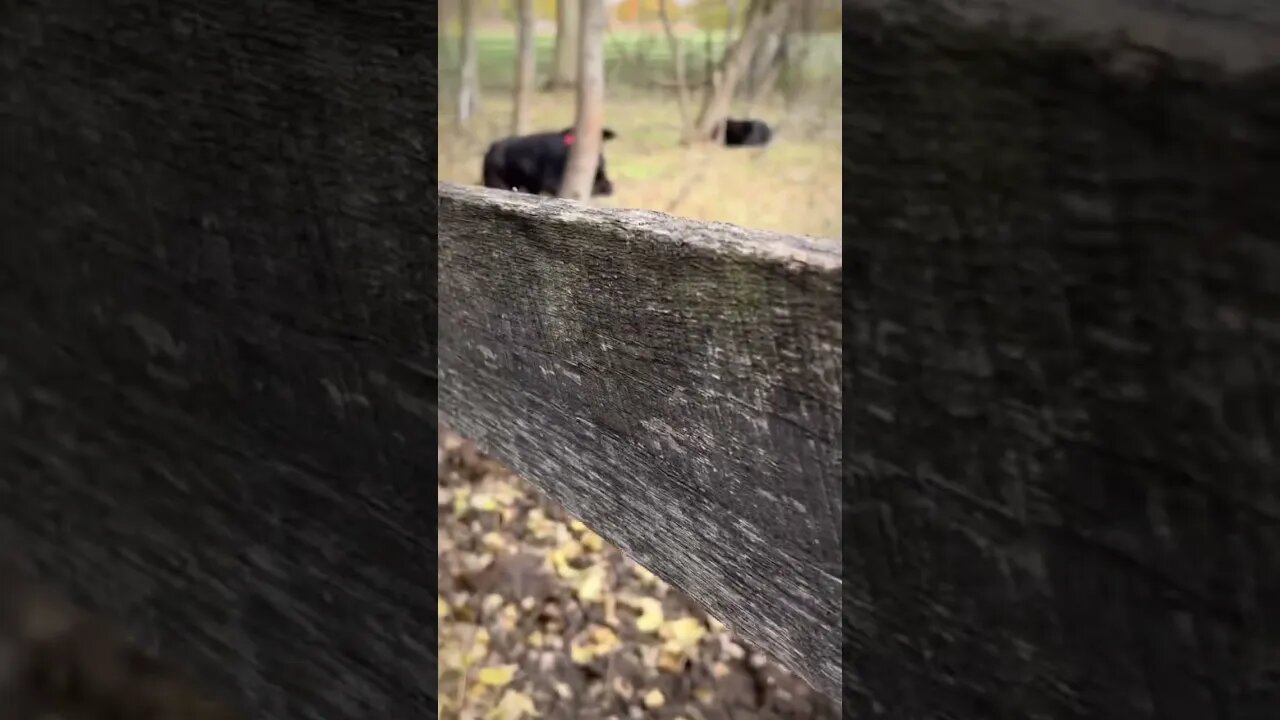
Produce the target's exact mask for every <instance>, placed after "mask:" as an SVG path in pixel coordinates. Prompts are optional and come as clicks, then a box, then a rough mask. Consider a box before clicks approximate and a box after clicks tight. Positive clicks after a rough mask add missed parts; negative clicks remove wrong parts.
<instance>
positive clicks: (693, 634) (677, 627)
mask: <svg viewBox="0 0 1280 720" xmlns="http://www.w3.org/2000/svg"><path fill="white" fill-rule="evenodd" d="M659 634H660V635H662V637H663V638H664V639H665V640H666V641H667V642H666V644H665V645H664V647H666V648H668V649H670V650H672V651H674V652H682V653H688V652H690V651H692V650H693V649H694V648H696V647H697V646H698V641H699V640H701V639H702V637H703V636H704V635H706V634H707V629H706V627H705V626H704V625H703V624H702V623H700V622H698V620H697V619H695V618H691V617H685V618H680V619H679V620H673V621H672V622H669V623H663V625H662V627H661V628H659Z"/></svg>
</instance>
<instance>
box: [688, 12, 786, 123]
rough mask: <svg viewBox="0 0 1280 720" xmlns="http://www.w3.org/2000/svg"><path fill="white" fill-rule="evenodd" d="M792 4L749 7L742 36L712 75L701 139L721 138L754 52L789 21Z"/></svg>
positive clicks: (704, 101) (701, 121)
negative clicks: (720, 132) (722, 128)
mask: <svg viewBox="0 0 1280 720" xmlns="http://www.w3.org/2000/svg"><path fill="white" fill-rule="evenodd" d="M791 6H792V2H791V0H752V2H751V5H750V6H748V8H747V17H746V21H745V25H744V27H743V29H742V35H741V36H739V37H738V39H737V41H735V42H734V43H733V44H732V45H730V46H729V47H728V48H727V49H726V50H725V54H724V58H723V59H722V60H721V62H720V66H719V67H718V68H716V70H715V71H714V72H713V73H712V75H711V85H710V86H709V87H708V88H707V93H706V96H705V97H704V98H703V103H702V110H701V112H700V113H699V114H698V122H697V127H696V134H697V137H698V139H701V140H711V139H713V138H715V137H717V135H718V133H719V130H720V127H721V125H722V123H723V122H724V119H725V117H727V116H728V114H729V107H730V105H731V104H732V103H733V97H734V95H735V94H736V93H737V90H738V83H739V82H740V81H741V80H742V77H743V75H745V74H746V71H747V66H748V64H749V63H750V62H751V57H752V55H754V54H755V52H756V48H757V47H758V46H759V45H760V43H761V41H762V40H763V39H764V38H765V37H766V36H767V35H768V34H769V33H771V32H774V31H775V30H776V29H778V28H781V27H782V26H783V25H784V24H785V23H786V19H787V14H788V10H789V9H790V8H791Z"/></svg>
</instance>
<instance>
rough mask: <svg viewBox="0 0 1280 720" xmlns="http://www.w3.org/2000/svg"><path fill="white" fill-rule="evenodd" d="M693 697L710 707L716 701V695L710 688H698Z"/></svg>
mask: <svg viewBox="0 0 1280 720" xmlns="http://www.w3.org/2000/svg"><path fill="white" fill-rule="evenodd" d="M693 697H694V699H695V700H697V701H698V702H700V703H702V704H703V705H710V704H711V703H713V702H715V700H716V694H715V693H714V692H712V691H711V690H710V689H708V688H697V689H696V690H694V691H693Z"/></svg>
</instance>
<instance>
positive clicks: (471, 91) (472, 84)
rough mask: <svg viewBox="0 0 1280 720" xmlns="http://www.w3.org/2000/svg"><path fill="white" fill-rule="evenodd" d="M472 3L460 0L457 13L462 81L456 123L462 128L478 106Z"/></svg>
mask: <svg viewBox="0 0 1280 720" xmlns="http://www.w3.org/2000/svg"><path fill="white" fill-rule="evenodd" d="M472 5H473V3H472V0H461V3H460V7H459V10H460V12H459V13H458V22H459V24H460V25H461V30H462V62H461V66H462V82H461V83H459V85H458V125H460V126H462V127H464V128H465V127H466V126H467V123H469V122H470V121H471V117H472V116H473V115H475V114H476V110H477V108H479V106H480V80H479V70H478V58H477V56H478V53H477V50H476V21H475V8H474V7H473V6H472Z"/></svg>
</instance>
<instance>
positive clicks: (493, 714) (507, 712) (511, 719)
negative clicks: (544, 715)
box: [485, 690, 538, 720]
mask: <svg viewBox="0 0 1280 720" xmlns="http://www.w3.org/2000/svg"><path fill="white" fill-rule="evenodd" d="M537 716H538V711H537V709H536V708H535V707H534V706H533V698H531V697H529V696H528V695H525V694H524V693H520V692H516V691H515V690H507V691H506V692H505V693H503V694H502V699H501V700H499V701H498V704H497V705H495V706H494V707H493V709H492V710H490V711H489V712H488V714H487V715H485V720H523V718H526V717H537Z"/></svg>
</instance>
